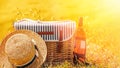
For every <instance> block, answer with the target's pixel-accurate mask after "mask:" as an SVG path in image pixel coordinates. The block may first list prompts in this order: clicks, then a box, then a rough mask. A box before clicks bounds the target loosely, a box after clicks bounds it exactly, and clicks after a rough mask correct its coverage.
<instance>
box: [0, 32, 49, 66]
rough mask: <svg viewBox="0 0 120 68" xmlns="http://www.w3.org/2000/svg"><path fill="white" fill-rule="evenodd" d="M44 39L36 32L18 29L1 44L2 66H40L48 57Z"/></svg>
mask: <svg viewBox="0 0 120 68" xmlns="http://www.w3.org/2000/svg"><path fill="white" fill-rule="evenodd" d="M46 55H47V48H46V44H45V42H44V40H43V39H42V38H41V37H40V36H39V35H38V34H37V33H35V32H32V31H29V30H17V31H14V32H12V33H10V34H9V35H7V36H6V38H5V39H4V40H3V41H2V43H1V45H0V68H15V67H26V68H39V67H40V66H41V65H42V64H43V62H44V61H45V59H46Z"/></svg>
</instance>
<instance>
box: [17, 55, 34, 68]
mask: <svg viewBox="0 0 120 68" xmlns="http://www.w3.org/2000/svg"><path fill="white" fill-rule="evenodd" d="M35 58H36V55H35V56H34V58H33V59H32V61H30V62H29V63H27V64H25V65H23V66H16V68H25V67H27V66H29V65H30V64H32V63H33V61H34V60H35Z"/></svg>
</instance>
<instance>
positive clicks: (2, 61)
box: [0, 30, 47, 68]
mask: <svg viewBox="0 0 120 68" xmlns="http://www.w3.org/2000/svg"><path fill="white" fill-rule="evenodd" d="M19 33H20V34H21V33H22V34H26V35H28V36H29V37H30V38H31V40H34V43H35V45H36V47H37V52H38V56H37V57H36V59H35V60H34V61H33V63H32V64H30V66H29V67H32V68H33V67H35V68H39V67H40V66H41V65H42V64H43V62H44V61H45V59H46V56H47V47H46V44H45V41H44V40H43V39H42V38H41V37H40V35H38V34H37V33H35V32H33V31H30V30H17V31H14V32H12V33H10V34H9V35H7V36H6V37H5V39H4V40H3V41H2V43H1V46H0V68H2V66H4V67H5V65H7V67H8V66H9V68H10V67H12V65H11V64H10V62H9V61H8V58H7V55H6V54H5V50H4V49H5V44H6V41H7V40H8V39H9V38H10V37H11V36H12V35H14V34H19Z"/></svg>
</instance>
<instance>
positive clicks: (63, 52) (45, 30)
mask: <svg viewBox="0 0 120 68" xmlns="http://www.w3.org/2000/svg"><path fill="white" fill-rule="evenodd" d="M14 27H15V29H17V30H21V29H26V30H32V31H34V32H36V33H38V34H40V36H41V37H42V38H43V40H45V42H46V45H47V58H46V62H45V64H59V63H61V62H64V61H68V62H70V63H73V48H74V33H75V28H76V24H75V22H73V21H33V20H29V19H25V20H21V21H18V22H15V24H14Z"/></svg>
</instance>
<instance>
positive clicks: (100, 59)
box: [0, 1, 120, 68]
mask: <svg viewBox="0 0 120 68" xmlns="http://www.w3.org/2000/svg"><path fill="white" fill-rule="evenodd" d="M10 3H11V4H12V5H13V6H14V1H13V3H12V2H10ZM10 3H9V4H10ZM40 3H41V2H40ZM41 4H42V3H41ZM33 5H34V4H33ZM45 5H47V6H49V5H48V4H46V2H45ZM50 5H51V4H50ZM65 5H66V3H65ZM85 5H86V4H85ZM13 6H12V7H13ZM25 6H26V8H24V7H25ZM25 6H22V7H21V8H17V9H16V7H15V11H14V12H12V11H10V12H11V13H8V14H6V13H5V14H3V16H1V17H0V34H1V35H0V40H2V39H3V38H4V37H5V35H6V34H7V33H9V32H11V31H13V30H14V29H13V28H12V24H13V22H15V21H17V20H20V19H23V18H30V19H34V20H66V19H70V20H74V21H76V22H78V17H79V16H87V15H88V16H89V17H90V18H89V19H86V18H85V17H84V25H83V28H84V30H85V32H86V38H87V39H86V42H87V52H86V61H87V62H89V63H90V64H91V66H85V65H81V64H80V65H77V66H73V65H71V64H69V63H68V62H65V63H63V64H61V65H57V66H52V65H50V66H49V68H119V67H120V63H119V62H120V51H119V48H120V42H119V40H120V31H119V30H120V27H119V20H118V19H116V18H115V20H116V21H113V19H112V18H110V17H108V16H111V15H112V14H107V13H106V12H104V11H105V10H104V11H99V12H100V13H101V14H100V13H99V12H96V11H94V10H92V9H91V11H90V12H92V11H94V12H95V14H96V15H95V14H94V13H92V14H91V13H89V11H88V12H86V13H83V14H80V15H77V14H76V15H74V14H70V13H72V11H71V9H68V11H69V14H70V15H69V14H68V15H67V14H65V13H67V12H68V11H64V12H65V13H64V14H62V13H61V14H59V13H60V11H59V13H58V15H56V14H57V13H56V14H54V13H53V12H52V11H51V10H50V9H48V8H45V7H43V6H44V5H42V8H38V7H39V6H35V7H37V8H35V7H33V8H29V7H30V6H27V5H25ZM57 6H58V8H57V9H59V10H60V8H59V7H60V5H57ZM57 6H56V7H57ZM53 7H54V8H55V5H54V6H53ZM62 7H64V5H63V6H62ZM4 9H5V10H4V11H3V12H7V11H8V9H9V7H8V9H6V8H4ZM13 9H14V8H13ZM64 9H65V8H64ZM78 9H79V8H76V9H74V11H75V10H76V11H77V10H78ZM82 10H83V11H82V12H84V11H85V9H83V8H82ZM99 10H101V9H99ZM70 11H71V12H70ZM79 11H80V10H79ZM54 12H55V10H54ZM82 12H81V13H82ZM102 12H103V13H104V14H103V13H102ZM74 13H75V12H74ZM105 14H106V16H105ZM97 15H100V16H102V17H100V16H97ZM113 15H114V14H113ZM3 17H4V18H5V19H3ZM93 17H95V18H93ZM105 17H108V18H105ZM115 17H116V16H115ZM98 18H99V19H98ZM106 19H107V20H106ZM4 20H6V21H4Z"/></svg>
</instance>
